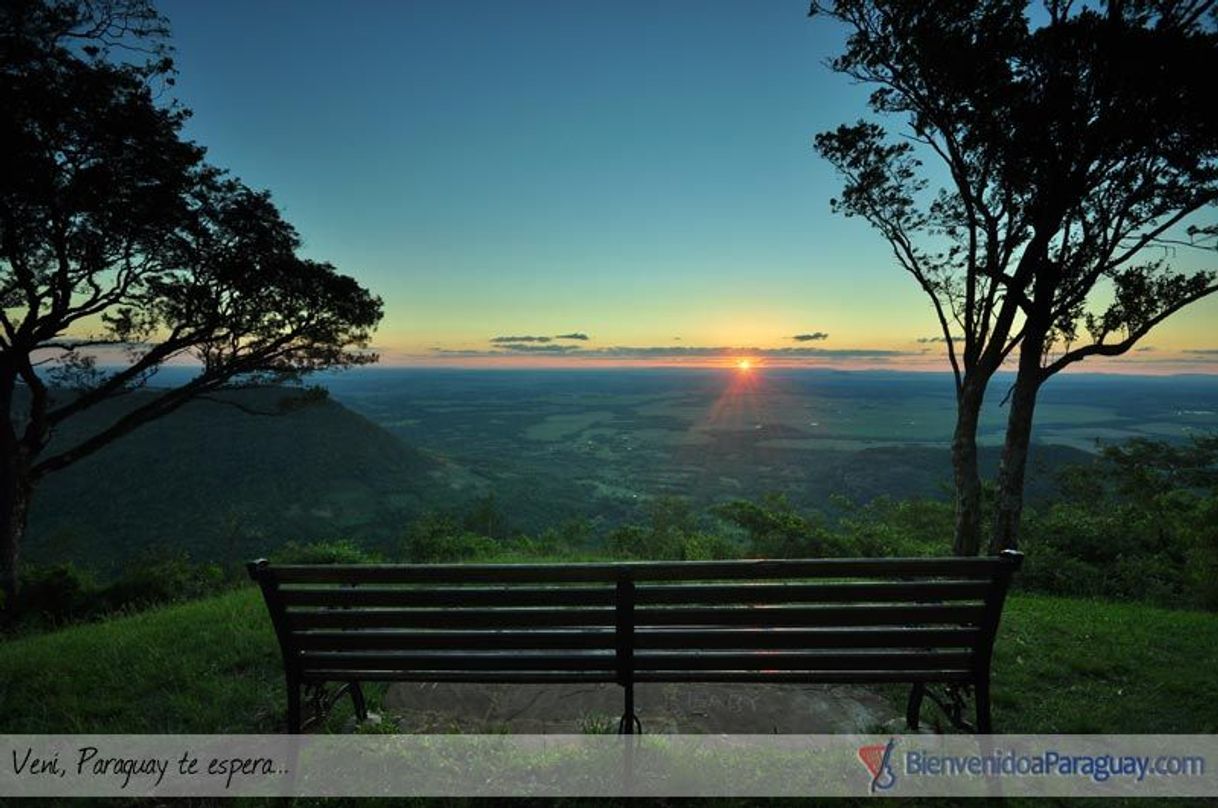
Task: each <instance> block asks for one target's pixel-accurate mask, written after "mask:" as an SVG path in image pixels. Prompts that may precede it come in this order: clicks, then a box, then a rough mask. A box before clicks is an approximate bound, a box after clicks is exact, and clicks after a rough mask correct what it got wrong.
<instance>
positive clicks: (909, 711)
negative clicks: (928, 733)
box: [905, 682, 926, 730]
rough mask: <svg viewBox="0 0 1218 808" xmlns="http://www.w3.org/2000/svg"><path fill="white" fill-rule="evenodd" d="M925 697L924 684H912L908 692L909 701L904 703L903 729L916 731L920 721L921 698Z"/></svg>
mask: <svg viewBox="0 0 1218 808" xmlns="http://www.w3.org/2000/svg"><path fill="white" fill-rule="evenodd" d="M925 695H926V684H925V683H924V682H914V685H913V687H912V688H910V690H909V701H907V702H906V703H905V727H906V728H907V729H909V730H916V729H917V728H918V724H919V723H920V722H921V720H922V697H923V696H925Z"/></svg>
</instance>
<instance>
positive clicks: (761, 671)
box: [249, 552, 1022, 684]
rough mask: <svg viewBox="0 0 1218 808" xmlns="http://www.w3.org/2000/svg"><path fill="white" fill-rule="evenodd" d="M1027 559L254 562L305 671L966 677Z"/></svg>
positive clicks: (296, 666) (295, 664)
mask: <svg viewBox="0 0 1218 808" xmlns="http://www.w3.org/2000/svg"><path fill="white" fill-rule="evenodd" d="M1021 559H1022V556H1020V555H1019V554H1018V553H1013V552H1008V553H1004V554H1003V555H1001V556H997V557H982V558H915V559H892V558H885V559H813V560H758V561H705V562H703V561H695V562H623V563H605V564H433V565H362V564H361V565H343V564H333V565H292V564H289V565H279V564H269V563H267V562H266V561H258V562H253V563H251V564H250V565H249V571H250V575H251V576H252V577H253V578H254V579H255V580H256V581H258V583H259V584H260V585H261V587H262V591H263V594H264V596H265V598H266V602H267V606H268V608H269V610H270V613H271V618H272V622H273V623H274V625H275V629H276V633H277V635H278V637H279V641H280V645H281V647H282V650H283V654H284V661H285V664H286V665H288V666H289V667H290V668H291V669H292V672H293V673H294V674H295V675H297V676H299V677H301V678H304V679H330V680H343V679H358V680H376V679H392V680H403V679H416V680H427V681H490V682H510V681H519V682H549V681H609V682H612V681H617V682H619V683H623V684H624V683H626V682H629V681H684V680H696V681H829V682H855V681H858V682H877V681H900V682H909V681H921V680H933V681H952V680H960V681H965V680H968V679H971V678H973V677H974V676H976V675H977V674H978V673H980V672H983V671H988V666H989V660H990V655H991V651H992V647H993V642H994V635H995V632H996V630H997V626H998V620H999V616H1000V614H1001V611H1002V606H1003V602H1004V599H1005V595H1006V590H1007V586H1008V583H1009V581H1010V578H1011V575H1012V574H1013V572H1014V571H1015V570H1016V569H1017V568H1018V566H1019V563H1020V561H1021Z"/></svg>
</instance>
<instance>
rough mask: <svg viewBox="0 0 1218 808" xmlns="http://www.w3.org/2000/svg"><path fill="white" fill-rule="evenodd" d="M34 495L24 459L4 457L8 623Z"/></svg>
mask: <svg viewBox="0 0 1218 808" xmlns="http://www.w3.org/2000/svg"><path fill="white" fill-rule="evenodd" d="M31 492H32V486H31V485H30V482H29V479H28V477H27V476H26V475H25V474H24V473H23V464H22V462H21V459H20V458H19V457H11V456H10V457H6V458H4V459H3V462H0V591H2V592H3V601H2V607H3V614H4V617H5V619H6V620H7V619H10V618H12V616H13V615H14V614H15V613H16V609H17V598H18V594H19V593H18V591H17V590H18V580H19V574H20V567H19V564H20V561H21V538H22V536H23V535H25V525H26V519H27V518H28V516H29V506H30V493H31Z"/></svg>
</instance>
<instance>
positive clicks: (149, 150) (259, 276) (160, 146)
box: [0, 0, 381, 609]
mask: <svg viewBox="0 0 1218 808" xmlns="http://www.w3.org/2000/svg"><path fill="white" fill-rule="evenodd" d="M0 8H2V10H0V154H3V158H2V159H3V168H2V170H0V407H3V411H4V412H5V413H6V414H7V417H6V418H5V419H4V422H3V423H0V570H2V572H3V581H2V584H3V589H4V595H5V602H6V608H8V609H11V608H12V607H13V605H14V603H15V600H14V599H15V597H16V592H17V585H18V575H19V560H20V547H21V539H22V536H23V533H24V530H25V525H26V519H27V515H28V511H29V505H30V501H31V496H32V494H33V491H34V488H35V486H36V484H37V483H38V481H39V480H41V479H42V478H43V477H45V476H46V475H47V474H50V473H52V472H54V471H58V470H59V469H62V468H64V467H66V466H69V465H71V464H72V463H74V462H76V461H77V460H80V459H81V458H83V457H86V456H88V455H90V454H92V453H94V452H96V451H97V450H99V449H101V448H102V447H103V446H105V445H107V444H108V443H110V442H111V441H114V440H116V439H118V438H120V437H122V436H123V435H125V434H127V433H129V432H131V431H132V430H134V429H136V428H138V427H140V426H141V425H143V424H145V423H148V422H149V421H151V420H153V419H155V418H159V417H161V416H164V415H166V414H168V413H170V412H173V411H174V410H176V409H178V408H179V407H181V406H182V405H183V404H185V403H186V402H188V401H190V400H193V399H199V398H205V397H207V396H208V394H210V393H213V392H214V391H216V390H219V389H221V388H226V387H242V386H263V385H281V384H289V383H295V382H298V381H299V380H301V378H302V377H304V376H305V375H307V374H308V373H310V372H313V371H316V370H320V369H323V368H334V367H345V366H350V365H359V364H364V363H367V362H372V361H375V359H376V356H375V355H374V354H372V353H369V352H368V351H367V350H366V348H367V345H368V341H369V339H370V336H371V333H372V330H373V329H374V328H375V326H376V324H377V323H378V322H379V320H380V317H381V301H380V299H379V298H377V297H375V296H373V295H372V294H370V293H369V292H368V291H367V290H366V289H364V288H362V287H361V286H360V285H359V284H358V283H357V282H356V281H355V280H353V279H352V278H350V277H347V276H344V275H341V274H339V273H338V272H337V270H336V269H335V268H334V267H333V266H332V265H330V264H327V263H323V262H318V261H313V260H308V259H305V258H302V257H300V256H299V255H298V254H297V252H298V249H299V247H300V239H299V237H298V235H297V234H296V232H295V230H294V229H293V228H292V227H291V226H290V225H289V224H288V223H286V222H285V221H284V220H283V219H282V218H281V217H280V215H279V212H278V210H277V209H276V208H275V206H274V204H273V203H272V202H271V200H270V197H269V194H267V193H266V192H260V191H255V190H252V189H250V188H248V187H246V186H245V185H243V184H242V183H241V182H239V181H237V180H235V179H233V178H231V177H229V176H227V175H226V174H225V173H224V172H222V171H220V170H218V169H216V168H214V167H212V166H210V165H208V164H207V163H206V162H204V160H203V149H202V148H201V147H199V146H197V145H195V144H193V143H190V142H187V141H185V140H184V139H183V138H182V136H181V127H182V124H183V122H184V120H185V119H186V116H187V114H188V113H187V111H186V110H184V109H182V108H181V107H179V106H178V105H176V104H174V103H158V96H159V95H160V94H161V93H163V92H164V90H165V88H166V87H168V86H171V84H172V78H173V63H172V60H171V59H170V57H169V55H168V54H169V51H168V46H167V43H166V39H165V37H166V36H167V26H166V24H165V21H164V20H163V18H161V17H160V16H159V15H157V14H156V12H155V10H154V9H152V7H151V6H150V5H149V3H148V2H147V0H104V1H103V2H86V1H85V0H58V1H53V0H41V1H40V0H16V1H15V2H9V3H6V4H4V5H3V6H2V7H0ZM116 49H121V50H122V58H121V59H117V58H116V59H114V60H111V59H110V58H109V55H110V53H111V52H112V51H114V50H116ZM183 359H189V360H193V361H194V363H195V364H196V365H197V372H196V374H195V375H194V376H193V377H192V378H191V379H190V380H189V381H187V382H185V383H183V384H180V385H178V386H176V387H169V388H158V389H157V391H156V394H155V395H152V396H148V397H146V398H141V399H140V402H139V403H138V405H136V406H134V407H130V408H127V410H126V411H125V412H122V413H121V414H120V415H118V416H117V417H116V418H115V420H113V422H111V423H110V424H109V425H108V426H106V427H105V428H104V429H102V430H101V431H100V432H98V433H96V434H94V435H92V436H90V437H87V438H85V439H84V440H82V441H81V442H79V443H77V444H76V445H72V446H61V445H59V444H54V445H52V444H51V439H52V437H53V435H54V434H55V432H56V430H57V428H58V427H59V426H60V425H61V424H62V423H64V421H66V420H67V419H69V418H71V417H73V416H75V415H77V414H79V413H82V412H84V411H86V410H89V409H91V408H94V407H97V406H98V405H100V404H102V403H104V402H107V401H110V400H113V399H115V398H116V397H119V396H122V395H124V394H125V393H128V392H130V391H132V390H133V389H136V388H141V387H145V386H147V384H148V382H149V381H150V380H151V379H152V378H153V377H154V376H155V374H156V373H157V371H158V369H160V368H161V367H162V366H163V365H165V363H167V362H174V361H180V360H183ZM306 397H307V396H306ZM49 447H50V448H49Z"/></svg>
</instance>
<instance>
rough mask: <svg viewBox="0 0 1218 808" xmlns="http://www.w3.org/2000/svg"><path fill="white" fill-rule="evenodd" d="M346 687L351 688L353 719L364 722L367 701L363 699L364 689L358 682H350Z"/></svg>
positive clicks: (366, 716) (366, 717) (365, 719)
mask: <svg viewBox="0 0 1218 808" xmlns="http://www.w3.org/2000/svg"><path fill="white" fill-rule="evenodd" d="M347 687H348V688H349V689H350V690H351V706H352V707H354V708H355V720H356V721H359V722H361V723H362V722H364V721H367V720H368V702H366V701H364V690H363V688H361V687H360V686H359V682H350V683H348V685H347Z"/></svg>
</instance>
